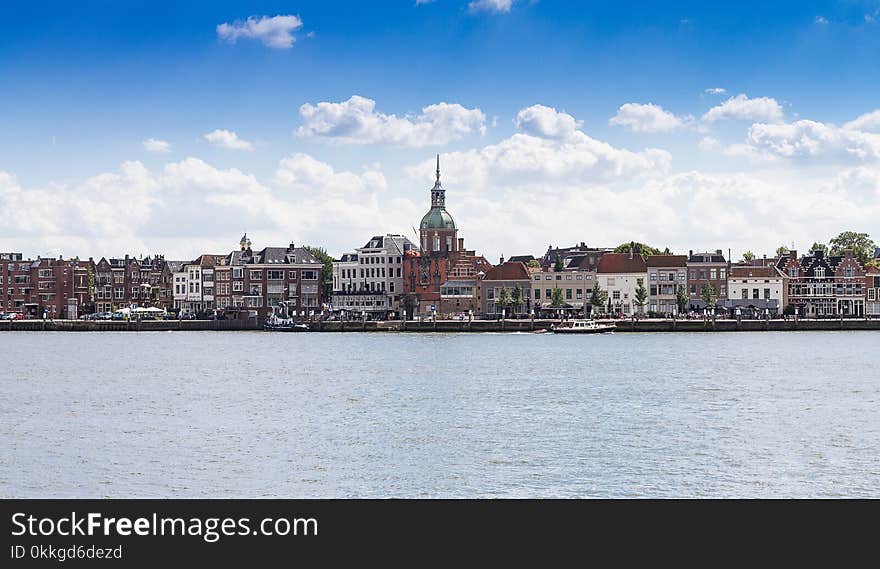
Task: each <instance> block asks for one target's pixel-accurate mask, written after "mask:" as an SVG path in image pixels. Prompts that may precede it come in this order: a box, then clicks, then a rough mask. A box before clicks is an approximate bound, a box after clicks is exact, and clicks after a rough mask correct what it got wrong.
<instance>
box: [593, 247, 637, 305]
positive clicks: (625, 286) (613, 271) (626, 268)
mask: <svg viewBox="0 0 880 569" xmlns="http://www.w3.org/2000/svg"><path fill="white" fill-rule="evenodd" d="M596 279H597V282H598V283H599V286H600V287H601V288H602V290H604V291H605V292H606V293H607V294H608V300H607V302H606V304H605V306H603V307H602V308H598V309H597V310H596V311H597V312H599V313H605V314H623V315H624V316H632V315H634V314H637V313H640V312H643V310H642V309H641V308H640V307H639V306H637V304H636V291H637V290H638V289H639V287H646V286H647V285H646V281H647V279H648V266H647V264H646V263H645V260H644V259H642V257H641V256H640V255H634V254H633V253H632V252H629V253H605V254H604V255H602V258H601V259H600V260H599V266H598V267H597V270H596ZM646 299H647V297H646Z"/></svg>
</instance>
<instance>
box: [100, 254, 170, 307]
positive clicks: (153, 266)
mask: <svg viewBox="0 0 880 569" xmlns="http://www.w3.org/2000/svg"><path fill="white" fill-rule="evenodd" d="M95 272H96V279H95V311H96V312H112V311H114V310H119V309H121V308H127V307H132V306H134V307H147V308H149V307H154V308H161V309H164V310H167V309H170V308H172V306H173V303H174V288H173V273H172V270H171V267H170V266H169V265H168V263H167V262H166V261H165V258H164V257H163V256H162V255H155V256H152V257H150V256H148V257H143V258H138V257H135V256H130V255H125V256H124V257H118V258H114V257H110V258H109V259H108V258H106V257H102V258H101V260H100V261H98V263H96V265H95Z"/></svg>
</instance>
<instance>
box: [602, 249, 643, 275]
mask: <svg viewBox="0 0 880 569" xmlns="http://www.w3.org/2000/svg"><path fill="white" fill-rule="evenodd" d="M596 272H597V273H646V272H648V266H647V265H646V264H645V260H644V259H642V257H641V255H633V256H632V258H630V256H629V253H605V254H604V255H602V258H601V259H600V260H599V268H598V269H596Z"/></svg>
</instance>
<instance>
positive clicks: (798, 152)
mask: <svg viewBox="0 0 880 569" xmlns="http://www.w3.org/2000/svg"><path fill="white" fill-rule="evenodd" d="M748 142H749V144H750V145H752V146H753V147H755V148H758V149H761V150H764V151H767V152H770V153H773V154H776V155H778V156H782V157H785V158H816V157H822V158H826V159H827V158H855V159H858V160H864V161H873V160H878V159H880V134H873V133H868V132H861V131H858V130H851V129H847V128H839V127H836V126H834V125H831V124H825V123H821V122H817V121H811V120H799V121H795V122H793V123H786V124H763V123H758V124H753V125H752V126H751V128H750V129H749V134H748Z"/></svg>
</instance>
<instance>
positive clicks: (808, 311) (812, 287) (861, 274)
mask: <svg viewBox="0 0 880 569" xmlns="http://www.w3.org/2000/svg"><path fill="white" fill-rule="evenodd" d="M777 267H778V268H779V270H780V271H781V272H782V274H783V276H784V279H785V288H786V299H787V302H788V305H790V306H791V307H792V308H793V310H794V311H795V313H796V314H798V315H799V316H803V317H806V318H820V317H828V316H841V317H842V316H864V315H865V312H866V306H865V298H866V295H865V269H864V267H863V266H862V265H861V263H859V261H858V259H856V258H855V256H854V255H853V252H852V250H846V251H844V253H843V255H835V256H826V255H825V253H824V252H823V251H821V250H818V251H812V252H811V253H810V255H805V256H803V257H800V258H798V255H797V251H789V252H788V255H782V256H780V258H779V260H778V261H777Z"/></svg>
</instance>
